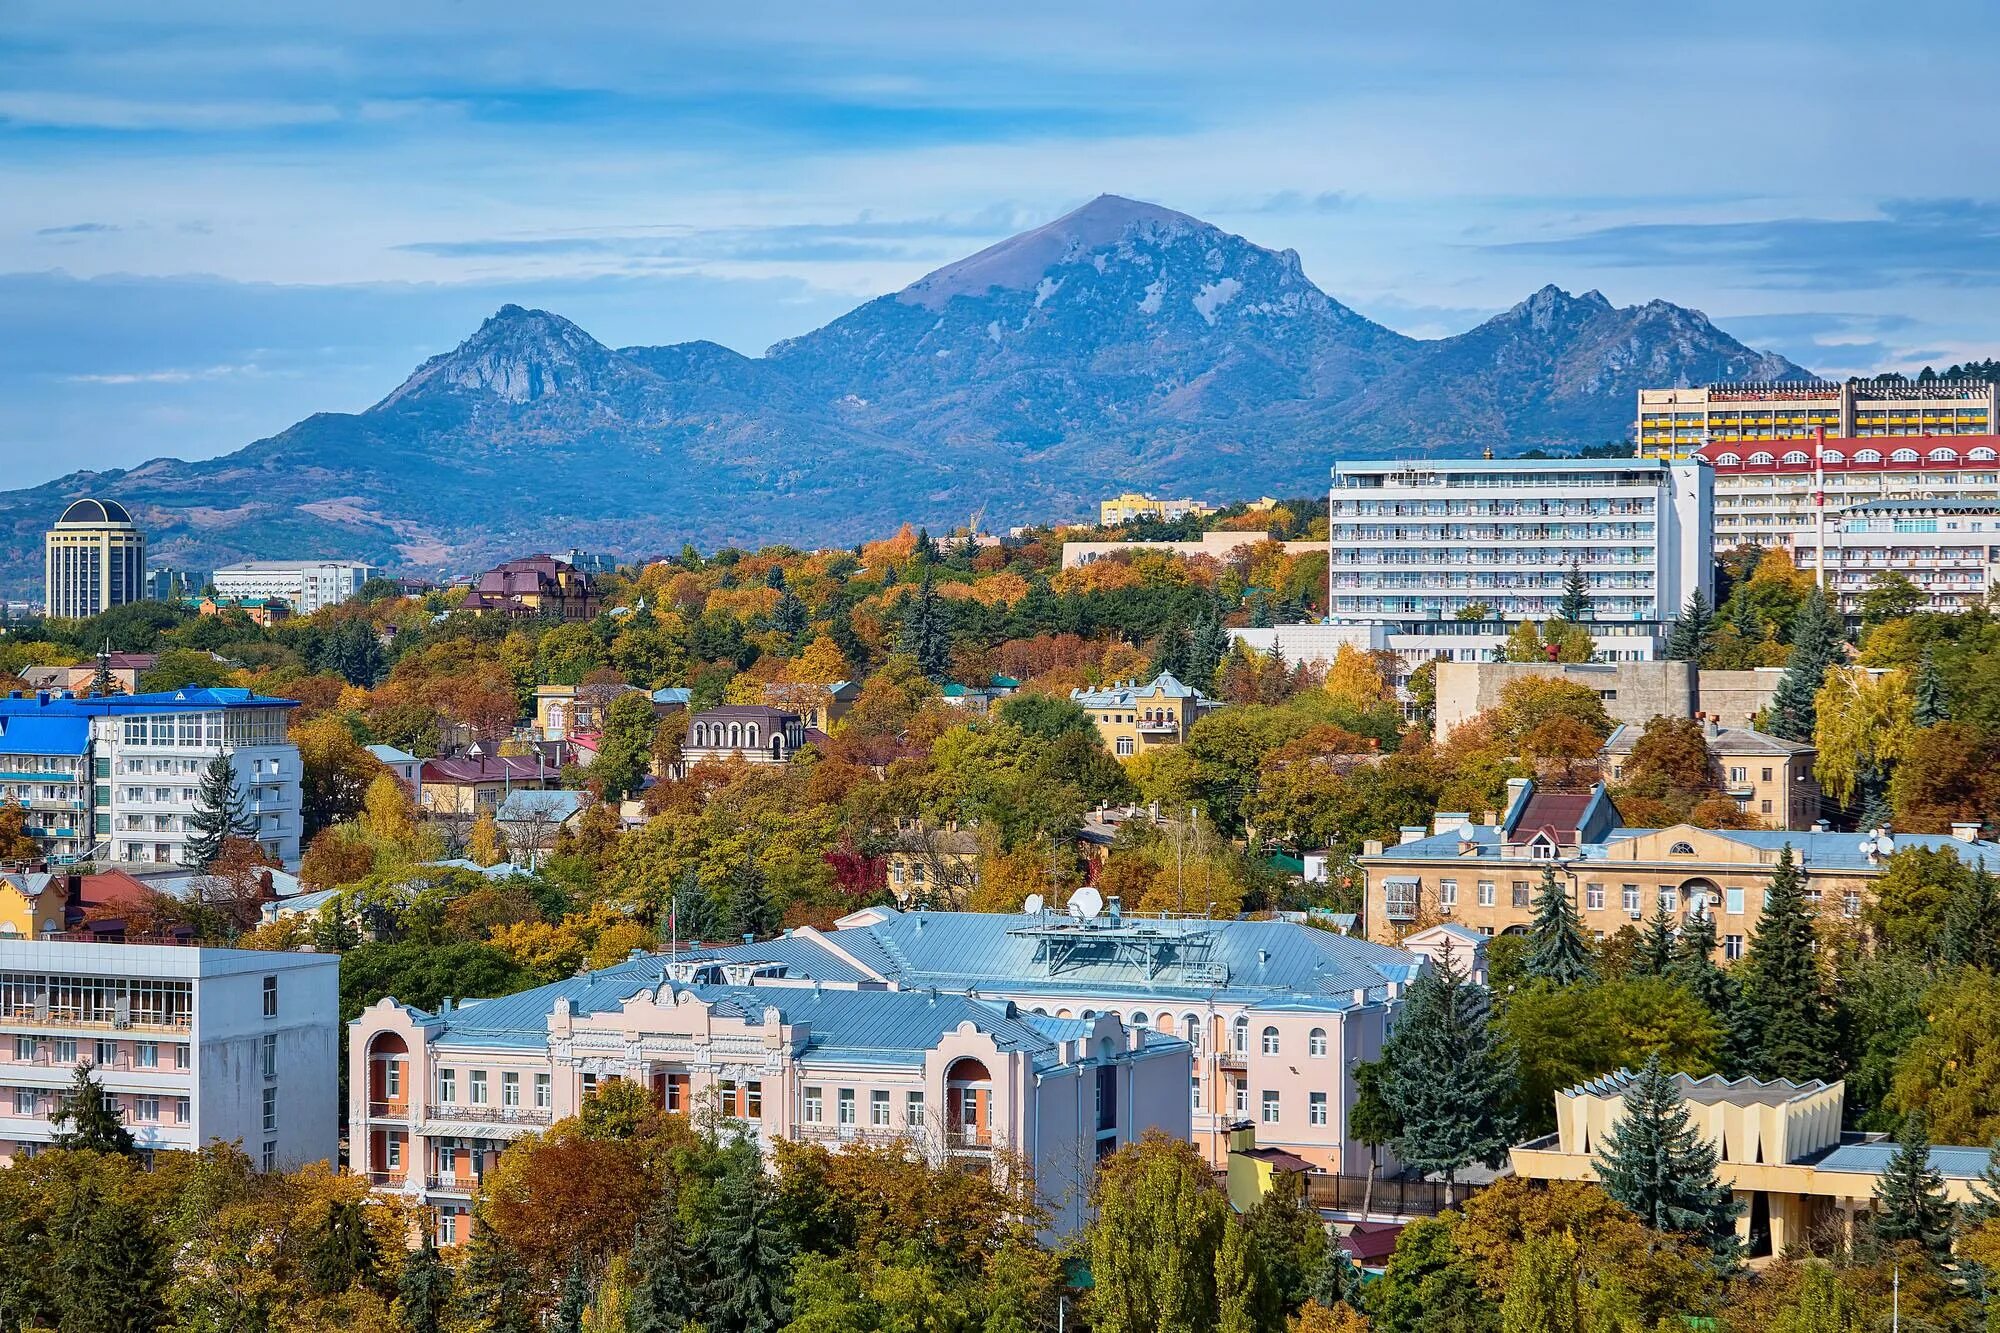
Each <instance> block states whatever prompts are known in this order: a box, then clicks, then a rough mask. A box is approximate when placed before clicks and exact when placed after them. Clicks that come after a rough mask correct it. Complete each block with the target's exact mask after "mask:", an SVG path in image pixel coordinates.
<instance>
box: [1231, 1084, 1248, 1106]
mask: <svg viewBox="0 0 2000 1333" xmlns="http://www.w3.org/2000/svg"><path fill="white" fill-rule="evenodd" d="M1231 1086H1232V1088H1233V1089H1234V1100H1235V1105H1236V1114H1238V1115H1248V1114H1249V1113H1250V1085H1249V1084H1248V1083H1245V1082H1244V1081H1243V1080H1242V1079H1237V1080H1236V1082H1235V1083H1234V1084H1232V1085H1231Z"/></svg>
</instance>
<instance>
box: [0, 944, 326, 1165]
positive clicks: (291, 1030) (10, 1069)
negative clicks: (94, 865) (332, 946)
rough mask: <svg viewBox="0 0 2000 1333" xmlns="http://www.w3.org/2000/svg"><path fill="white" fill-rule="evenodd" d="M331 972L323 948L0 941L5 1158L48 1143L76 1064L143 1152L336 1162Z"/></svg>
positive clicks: (1, 1144) (0, 1160)
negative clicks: (236, 1149) (83, 1066)
mask: <svg viewBox="0 0 2000 1333" xmlns="http://www.w3.org/2000/svg"><path fill="white" fill-rule="evenodd" d="M339 978H340V960H339V959H338V958H336V957H335V956H333V955H332V954H309V953H271V952H264V951H252V950H247V949H193V948H185V947H179V946H173V945H147V944H76V943H69V942H66V941H57V940H9V939H0V1028H4V1032H0V1166H4V1165H7V1164H9V1163H11V1162H12V1161H14V1160H16V1159H19V1158H22V1157H27V1156H32V1155H33V1154H34V1153H36V1152H37V1151H39V1150H41V1149H42V1148H44V1147H46V1146H48V1145H49V1144H50V1143H51V1142H53V1141H54V1138H55V1132H54V1127H53V1126H52V1125H51V1124H50V1123H49V1114H50V1112H52V1111H53V1110H54V1109H55V1106H56V1098H57V1096H58V1095H59V1094H60V1093H61V1091H62V1089H64V1088H65V1087H67V1086H68V1085H69V1082H70V1079H71V1076H72V1074H73V1071H74V1069H75V1066H76V1065H77V1064H79V1063H81V1062H83V1061H85V1060H89V1061H91V1062H92V1063H93V1064H94V1065H95V1066H96V1071H97V1076H98V1078H99V1079H100V1081H101V1082H102V1083H103V1085H104V1088H105V1091H106V1092H107V1093H109V1094H110V1096H111V1099H112V1101H113V1102H114V1103H115V1104H116V1105H117V1107H118V1109H119V1111H120V1112H121V1113H122V1115H123V1117H124V1120H125V1125H126V1128H128V1129H130V1130H131V1131H132V1135H133V1137H134V1138H135V1139H136V1140H137V1141H138V1145H139V1147H140V1148H141V1150H148V1151H149V1150H154V1149H160V1148H178V1149H196V1148H201V1147H204V1146H206V1145H207V1144H209V1143H212V1142H215V1141H216V1140H221V1141H223V1142H225V1143H227V1142H231V1141H239V1142H241V1144H242V1146H243V1151H244V1152H246V1153H248V1154H249V1156H250V1160H251V1161H252V1162H253V1163H256V1164H257V1165H258V1166H260V1167H262V1168H264V1169H267V1170H268V1169H273V1168H291V1167H296V1166H299V1165H302V1164H304V1163H306V1162H314V1161H326V1162H334V1161H338V1160H339V1150H340V1137H339V1135H340V1130H339V1112H340V1092H339V1086H340V1085H339V1077H338V1073H339V1059H340V1040H339V1028H338V1022H339V1009H340V984H339Z"/></svg>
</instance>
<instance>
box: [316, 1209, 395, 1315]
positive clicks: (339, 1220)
mask: <svg viewBox="0 0 2000 1333" xmlns="http://www.w3.org/2000/svg"><path fill="white" fill-rule="evenodd" d="M381 1266H382V1247H381V1246H380V1245H378V1244H377V1243H376V1240H375V1233H374V1232H373V1231H371V1230H370V1229H369V1226H368V1215H367V1213H366V1212H365V1211H364V1209H363V1206H362V1205H361V1204H360V1203H358V1202H356V1201H355V1200H353V1199H342V1200H339V1201H338V1202H336V1203H335V1204H334V1205H333V1206H332V1207H331V1208H329V1209H328V1210H327V1215H326V1221H325V1222H324V1223H323V1224H322V1225H321V1226H320V1227H319V1229H318V1230H317V1232H315V1234H314V1235H313V1236H312V1238H311V1241H310V1242H309V1247H308V1249H307V1251H306V1262H305V1269H306V1281H307V1282H308V1284H310V1286H311V1287H312V1289H313V1290H314V1291H316V1292H318V1293H319V1294H321V1295H323V1296H334V1295H338V1294H339V1293H341V1292H343V1291H346V1290H347V1289H348V1288H349V1287H352V1286H353V1285H354V1284H355V1283H357V1282H359V1283H363V1284H365V1285H367V1286H371V1287H372V1286H374V1285H376V1283H377V1282H378V1280H379V1279H380V1276H381Z"/></svg>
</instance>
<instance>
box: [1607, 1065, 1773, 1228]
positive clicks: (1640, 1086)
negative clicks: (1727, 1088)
mask: <svg viewBox="0 0 2000 1333" xmlns="http://www.w3.org/2000/svg"><path fill="white" fill-rule="evenodd" d="M1715 1163H1716V1153H1715V1145H1714V1144H1712V1143H1710V1142H1709V1141H1708V1140H1706V1139H1704V1138H1702V1137H1701V1134H1700V1132H1699V1131H1697V1130H1696V1129H1695V1127H1694V1122H1693V1121H1692V1120H1691V1119H1690V1118H1689V1116H1688V1109H1687V1103H1686V1102H1685V1101H1683V1100H1682V1099H1681V1094H1680V1089H1679V1088H1677V1087H1676V1086H1675V1085H1674V1080H1673V1076H1672V1075H1670V1074H1669V1073H1667V1071H1666V1066H1665V1065H1663V1064H1662V1063H1661V1061H1660V1057H1659V1056H1658V1055H1657V1054H1656V1055H1654V1056H1652V1057H1651V1058H1649V1059H1648V1060H1647V1061H1646V1065H1645V1068H1643V1069H1641V1070H1640V1071H1639V1073H1638V1075H1637V1076H1636V1077H1634V1078H1633V1079H1632V1080H1631V1082H1630V1083H1628V1084H1627V1085H1626V1088H1625V1114H1624V1115H1623V1116H1622V1117H1621V1118H1620V1119H1619V1121H1618V1123H1617V1124H1616V1125H1615V1126H1613V1127H1612V1130H1611V1132H1610V1133H1609V1134H1607V1135H1606V1136H1605V1138H1604V1140H1603V1143H1602V1145H1601V1147H1600V1149H1599V1154H1598V1158H1597V1162H1596V1168H1597V1177H1598V1179H1599V1180H1601V1181H1603V1182H1604V1192H1605V1193H1606V1194H1609V1195H1610V1196H1611V1197H1612V1198H1614V1199H1616V1200H1617V1201H1618V1202H1619V1203H1622V1204H1624V1205H1625V1206H1626V1207H1627V1208H1629V1209H1631V1210H1632V1212H1633V1213H1634V1214H1635V1215H1636V1216H1637V1217H1638V1219H1639V1220H1640V1221H1641V1222H1644V1223H1645V1224H1646V1225H1647V1226H1649V1227H1652V1228H1653V1229H1654V1230H1655V1231H1671V1232H1676V1233H1679V1234H1681V1235H1687V1236H1692V1237H1694V1238H1696V1239H1697V1240H1699V1241H1701V1242H1702V1243H1704V1244H1706V1245H1707V1246H1709V1247H1710V1249H1712V1250H1713V1251H1714V1253H1715V1256H1716V1258H1717V1260H1718V1261H1720V1262H1722V1263H1724V1264H1729V1263H1733V1262H1734V1260H1735V1256H1736V1248H1737V1240H1736V1214H1737V1212H1738V1211H1739V1205H1738V1204H1737V1203H1736V1201H1735V1199H1734V1198H1733V1197H1732V1196H1731V1194H1730V1192H1729V1188H1728V1187H1727V1186H1726V1185H1724V1184H1723V1183H1722V1182H1721V1181H1720V1180H1718V1179H1717V1178H1716V1174H1715Z"/></svg>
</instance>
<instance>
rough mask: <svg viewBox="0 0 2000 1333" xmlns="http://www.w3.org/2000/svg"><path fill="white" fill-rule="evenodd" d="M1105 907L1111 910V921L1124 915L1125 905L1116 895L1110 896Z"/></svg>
mask: <svg viewBox="0 0 2000 1333" xmlns="http://www.w3.org/2000/svg"><path fill="white" fill-rule="evenodd" d="M1106 906H1108V907H1109V908H1110V909H1111V919H1112V920H1113V921H1116V920H1118V918H1120V917H1121V916H1123V915H1125V904H1124V902H1123V901H1122V900H1120V898H1119V897H1118V895H1117V894H1115V893H1114V894H1112V895H1111V897H1110V899H1109V900H1108V901H1107V903H1106Z"/></svg>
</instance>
